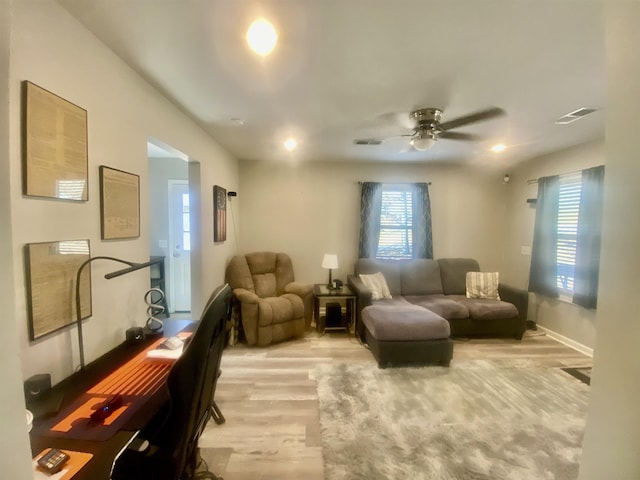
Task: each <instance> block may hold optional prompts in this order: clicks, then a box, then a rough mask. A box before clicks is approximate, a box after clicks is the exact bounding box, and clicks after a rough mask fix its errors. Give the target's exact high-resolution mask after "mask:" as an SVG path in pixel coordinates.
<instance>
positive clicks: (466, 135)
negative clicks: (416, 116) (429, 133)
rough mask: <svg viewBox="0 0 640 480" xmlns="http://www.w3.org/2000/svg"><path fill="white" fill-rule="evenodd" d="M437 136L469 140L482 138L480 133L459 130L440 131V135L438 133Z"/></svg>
mask: <svg viewBox="0 0 640 480" xmlns="http://www.w3.org/2000/svg"><path fill="white" fill-rule="evenodd" d="M438 138H445V139H447V140H466V141H470V142H475V141H478V140H482V137H481V136H480V135H474V134H473V133H460V132H442V133H441V134H440V135H438Z"/></svg>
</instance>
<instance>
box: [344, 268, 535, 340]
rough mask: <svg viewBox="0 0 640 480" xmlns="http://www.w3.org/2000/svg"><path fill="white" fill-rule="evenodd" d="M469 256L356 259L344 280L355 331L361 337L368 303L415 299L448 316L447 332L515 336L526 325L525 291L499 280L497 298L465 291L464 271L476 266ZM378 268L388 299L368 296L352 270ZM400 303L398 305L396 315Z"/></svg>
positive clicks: (370, 271)
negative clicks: (354, 298) (352, 295)
mask: <svg viewBox="0 0 640 480" xmlns="http://www.w3.org/2000/svg"><path fill="white" fill-rule="evenodd" d="M479 271H480V267H479V265H478V262H477V261H476V260H474V259H471V258H441V259H438V260H432V259H415V260H376V259H369V258H361V259H359V260H357V261H356V264H355V267H354V275H350V276H349V278H348V282H349V284H350V286H351V287H352V289H353V290H354V291H355V292H356V294H357V295H358V302H357V312H356V333H357V335H358V336H359V337H360V338H361V339H365V338H366V335H365V325H364V323H363V321H362V310H363V309H364V308H366V307H367V306H369V305H373V304H374V305H378V306H382V305H386V306H388V307H393V306H397V307H406V306H410V305H417V306H420V307H422V308H425V309H427V310H429V311H431V312H433V313H435V314H437V315H439V316H441V317H443V318H444V319H446V320H447V321H448V322H449V325H450V329H451V336H452V337H471V336H492V337H497V336H500V337H513V338H516V339H521V338H522V335H523V334H524V332H525V329H526V320H527V309H528V293H527V292H526V291H525V290H522V289H517V288H513V287H509V286H507V285H503V284H500V285H499V294H500V300H493V299H484V298H467V297H466V274H467V272H479ZM377 272H382V274H383V275H384V277H385V280H386V283H387V285H388V287H389V290H390V292H391V295H392V298H391V299H382V300H372V299H371V290H369V289H368V288H367V287H366V286H365V285H364V283H362V280H361V279H360V277H359V276H358V275H359V274H374V273H377ZM402 310H403V308H398V312H399V315H401V312H402Z"/></svg>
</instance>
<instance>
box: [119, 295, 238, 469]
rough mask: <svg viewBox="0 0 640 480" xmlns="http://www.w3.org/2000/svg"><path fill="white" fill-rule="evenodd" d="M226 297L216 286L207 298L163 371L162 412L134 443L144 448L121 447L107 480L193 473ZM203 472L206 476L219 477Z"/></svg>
mask: <svg viewBox="0 0 640 480" xmlns="http://www.w3.org/2000/svg"><path fill="white" fill-rule="evenodd" d="M231 298H232V291H231V288H230V287H229V286H228V285H223V286H220V287H218V288H217V289H216V290H215V291H214V292H213V294H212V295H211V297H210V299H209V301H208V302H207V306H206V307H205V308H204V311H203V314H202V316H201V319H200V322H199V324H198V326H197V328H196V331H195V332H194V333H193V334H192V335H191V337H190V339H189V341H188V343H185V347H184V351H183V353H182V355H181V356H180V358H179V359H178V360H176V362H175V363H174V365H173V366H172V367H171V370H170V372H169V376H168V379H167V388H168V390H169V398H170V405H169V407H168V412H167V413H166V414H165V415H164V417H163V418H161V420H160V425H159V426H155V425H154V426H152V427H151V428H149V429H146V430H145V431H143V432H141V433H140V434H139V437H140V439H142V438H144V439H146V440H148V442H149V445H148V447H147V448H145V449H144V450H143V451H136V450H134V449H125V450H124V451H123V452H122V453H121V454H120V455H119V456H118V458H117V459H116V461H115V462H114V467H113V469H112V473H111V478H112V479H113V480H129V479H136V480H138V479H143V478H149V479H153V480H185V479H192V478H194V476H195V475H196V469H197V467H198V458H199V452H198V439H199V438H200V435H201V434H202V431H203V430H204V428H205V426H206V425H207V422H208V421H209V419H210V418H211V416H212V411H213V405H215V403H214V401H213V397H214V394H215V387H216V384H217V378H218V375H219V372H220V360H221V356H222V351H223V349H224V346H225V338H226V324H227V320H228V319H229V314H230V311H231V309H230V307H231ZM135 443H138V444H139V443H140V442H139V441H137V442H135ZM132 444H133V443H132ZM201 473H202V472H201ZM201 473H199V474H198V476H199V477H200V478H207V477H206V476H204V475H202V474H201ZM205 473H206V474H208V475H209V476H208V478H219V477H216V476H215V475H213V474H211V473H210V472H205Z"/></svg>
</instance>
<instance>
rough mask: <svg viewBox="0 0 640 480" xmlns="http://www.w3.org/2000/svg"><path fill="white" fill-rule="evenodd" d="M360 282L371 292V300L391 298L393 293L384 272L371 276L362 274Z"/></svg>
mask: <svg viewBox="0 0 640 480" xmlns="http://www.w3.org/2000/svg"><path fill="white" fill-rule="evenodd" d="M359 277H360V280H362V283H364V285H365V287H367V288H368V289H369V290H371V294H372V295H371V300H382V299H383V298H391V292H390V291H389V287H388V286H387V281H386V280H385V278H384V275H383V274H382V272H378V273H374V274H371V275H365V274H362V273H361V274H360V275H359Z"/></svg>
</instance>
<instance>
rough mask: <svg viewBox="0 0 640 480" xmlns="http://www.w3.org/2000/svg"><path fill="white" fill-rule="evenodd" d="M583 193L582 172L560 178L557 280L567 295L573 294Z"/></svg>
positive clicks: (561, 289)
mask: <svg viewBox="0 0 640 480" xmlns="http://www.w3.org/2000/svg"><path fill="white" fill-rule="evenodd" d="M581 191H582V174H581V173H580V172H577V173H571V174H567V175H561V176H560V198H559V203H558V245H557V250H556V254H557V256H558V273H557V279H558V288H559V289H560V291H561V292H562V291H564V292H566V293H569V292H573V285H574V272H575V265H576V242H577V237H578V214H579V213H580V194H581Z"/></svg>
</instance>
